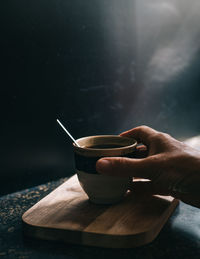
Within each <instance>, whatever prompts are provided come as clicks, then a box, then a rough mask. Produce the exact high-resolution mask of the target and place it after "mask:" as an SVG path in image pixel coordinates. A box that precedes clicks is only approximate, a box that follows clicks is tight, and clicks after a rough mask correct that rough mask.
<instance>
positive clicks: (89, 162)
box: [74, 150, 137, 174]
mask: <svg viewBox="0 0 200 259" xmlns="http://www.w3.org/2000/svg"><path fill="white" fill-rule="evenodd" d="M74 156H75V166H76V169H77V170H79V171H83V172H86V173H88V174H98V172H97V171H96V162H97V161H98V160H99V159H100V158H102V157H86V156H81V155H79V154H77V153H75V154H74ZM121 157H129V158H137V150H134V151H133V152H131V153H129V154H127V155H124V156H121Z"/></svg>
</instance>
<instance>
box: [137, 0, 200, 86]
mask: <svg viewBox="0 0 200 259" xmlns="http://www.w3.org/2000/svg"><path fill="white" fill-rule="evenodd" d="M136 9H137V12H136V14H137V19H136V23H137V28H138V31H137V35H138V62H142V63H143V64H145V66H146V68H145V71H146V73H145V81H146V83H147V82H148V83H153V82H160V83H163V82H166V81H168V80H170V79H172V78H173V77H175V76H177V75H178V74H179V73H181V72H182V71H183V70H184V69H186V68H187V67H188V66H189V65H190V63H191V61H192V59H193V57H194V56H195V54H196V52H197V51H198V50H199V46H200V44H199V43H200V28H199V26H198V25H199V24H200V16H199V10H200V1H198V0H193V1H184V0H173V1H172V0H165V1H155V0H154V1H153V0H151V1H145V0H144V1H139V0H138V1H137V8H136Z"/></svg>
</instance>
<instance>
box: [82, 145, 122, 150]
mask: <svg viewBox="0 0 200 259" xmlns="http://www.w3.org/2000/svg"><path fill="white" fill-rule="evenodd" d="M121 147H123V146H121V145H115V144H101V145H94V146H88V147H87V148H94V149H106V148H121Z"/></svg>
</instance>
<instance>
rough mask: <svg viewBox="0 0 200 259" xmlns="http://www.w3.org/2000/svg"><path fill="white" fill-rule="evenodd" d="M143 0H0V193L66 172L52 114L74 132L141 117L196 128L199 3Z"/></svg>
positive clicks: (199, 127)
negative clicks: (191, 5) (160, 2)
mask: <svg viewBox="0 0 200 259" xmlns="http://www.w3.org/2000/svg"><path fill="white" fill-rule="evenodd" d="M164 2H166V3H168V2H169V1H164ZM194 2H195V3H196V1H194ZM156 3H157V5H156ZM150 4H152V6H153V4H154V5H155V6H156V8H157V9H155V8H154V9H151V8H149V6H146V7H145V1H140V2H139V1H132V0H127V1H121V0H111V1H106V0H102V1H99V0H98V1H97V0H93V1H91V0H88V1H80V0H77V1H71V0H68V1H64V0H56V1H55V0H48V1H47V0H40V1H39V0H38V1H33V0H30V1H24V0H20V1H14V0H10V1H4V0H3V1H1V7H0V64H1V68H0V71H1V73H0V74H1V76H0V89H1V94H0V106H1V127H0V143H1V144H0V150H1V159H0V164H1V167H0V174H1V182H0V194H4V193H9V192H13V191H16V190H20V189H23V188H27V187H30V186H34V185H37V184H39V183H44V182H47V181H50V180H53V179H58V178H60V177H64V176H69V175H71V174H73V173H74V164H73V154H72V147H71V141H70V140H69V139H68V137H67V136H66V135H65V133H64V132H63V131H62V129H61V128H60V127H59V126H58V125H57V123H56V118H59V119H60V120H61V121H62V122H63V124H64V125H65V126H66V127H67V129H68V130H69V131H70V132H71V133H72V135H73V136H74V137H75V138H78V137H81V136H86V135H95V134H118V133H119V132H121V131H123V130H126V129H129V128H132V127H134V126H137V125H141V124H146V125H149V126H152V127H154V128H156V129H158V130H162V131H166V132H168V133H170V134H172V135H173V136H175V137H177V138H179V139H185V138H188V137H191V136H194V135H198V134H199V132H200V120H199V110H200V103H199V96H200V87H199V83H200V74H199V66H200V64H199V63H200V59H199V56H200V55H199V45H198V44H199V42H200V41H199V38H200V37H199V32H200V29H199V28H198V26H199V25H198V18H197V17H198V16H197V15H195V14H196V13H195V9H196V10H197V13H198V10H199V9H197V7H196V6H194V7H193V9H190V10H189V9H188V6H187V3H185V4H184V3H182V5H181V6H180V4H178V1H175V2H174V6H173V5H172V4H171V7H170V6H168V7H167V8H166V5H165V7H163V6H160V4H159V2H157V1H155V2H154V3H153V1H149V2H148V5H150ZM168 4H169V3H168ZM150 7H151V6H150ZM158 7H159V8H160V9H159V8H158ZM169 7H170V8H171V9H170V8H169ZM172 7H173V8H174V9H173V8H172ZM163 8H165V9H164V15H163V14H162V12H163ZM174 10H175V11H176V13H175V11H174ZM186 11H187V19H185V13H186ZM177 13H178V15H179V16H178V15H177ZM175 14H176V15H175ZM177 17H178V18H177ZM184 19H185V20H184ZM190 28H192V29H190ZM183 29H184V30H185V31H183ZM182 31H183V32H182ZM181 48H182V49H181ZM156 53H157V54H156ZM159 53H161V54H159ZM163 53H164V54H163ZM165 53H166V54H165ZM186 53H187V55H186ZM158 54H159V55H160V56H159V55H158ZM170 57H171V58H170ZM166 60H168V63H167V61H166ZM173 60H174V61H173ZM172 61H173V62H172ZM156 62H158V65H157V63H156ZM159 62H160V63H159ZM170 62H171V63H170ZM184 62H185V63H184ZM155 64H156V65H155ZM159 64H160V65H159ZM152 75H153V76H152Z"/></svg>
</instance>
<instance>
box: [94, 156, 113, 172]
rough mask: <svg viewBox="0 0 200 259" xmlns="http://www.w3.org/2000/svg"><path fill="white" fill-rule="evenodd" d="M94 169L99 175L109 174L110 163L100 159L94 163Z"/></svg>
mask: <svg viewBox="0 0 200 259" xmlns="http://www.w3.org/2000/svg"><path fill="white" fill-rule="evenodd" d="M96 169H97V171H98V172H99V173H106V172H109V171H110V169H111V163H110V161H109V160H107V159H100V160H98V161H97V163H96Z"/></svg>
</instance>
